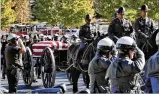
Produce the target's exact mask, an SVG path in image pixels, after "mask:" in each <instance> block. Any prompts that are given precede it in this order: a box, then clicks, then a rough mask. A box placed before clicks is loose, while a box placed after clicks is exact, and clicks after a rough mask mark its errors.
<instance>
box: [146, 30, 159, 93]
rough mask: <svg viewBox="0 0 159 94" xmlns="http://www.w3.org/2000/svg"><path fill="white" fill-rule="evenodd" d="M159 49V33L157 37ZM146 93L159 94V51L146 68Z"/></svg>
mask: <svg viewBox="0 0 159 94" xmlns="http://www.w3.org/2000/svg"><path fill="white" fill-rule="evenodd" d="M156 44H157V46H158V48H159V32H158V34H157V36H156ZM145 78H146V93H159V50H158V51H157V52H156V53H155V54H154V55H153V56H151V57H150V59H149V60H148V63H146V66H145Z"/></svg>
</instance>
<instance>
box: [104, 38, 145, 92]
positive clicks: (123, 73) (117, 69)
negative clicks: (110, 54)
mask: <svg viewBox="0 0 159 94" xmlns="http://www.w3.org/2000/svg"><path fill="white" fill-rule="evenodd" d="M116 48H117V49H118V57H117V58H116V59H115V60H114V61H113V62H112V63H111V64H110V66H109V68H108V69H107V74H106V78H107V79H108V78H109V79H110V88H111V91H112V93H130V92H131V90H136V89H137V88H138V89H139V88H140V85H139V82H138V78H139V74H138V73H139V72H141V71H142V70H143V68H144V66H145V55H144V53H143V52H142V51H141V50H140V49H139V48H138V47H137V45H136V43H135V41H134V40H133V39H132V38H130V37H127V36H124V37H121V38H120V39H119V40H118V41H117V43H116ZM135 52H136V59H135V60H134V61H132V59H133V58H134V54H135Z"/></svg>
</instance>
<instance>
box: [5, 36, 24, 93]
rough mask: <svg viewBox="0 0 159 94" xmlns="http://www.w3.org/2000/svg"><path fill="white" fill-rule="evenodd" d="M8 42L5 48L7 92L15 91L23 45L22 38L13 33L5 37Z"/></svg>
mask: <svg viewBox="0 0 159 94" xmlns="http://www.w3.org/2000/svg"><path fill="white" fill-rule="evenodd" d="M7 40H8V42H9V44H8V46H7V47H6V49H5V59H6V69H7V78H8V84H9V93H16V90H17V86H18V80H19V76H18V74H19V71H18V68H22V58H21V53H24V52H25V51H26V50H25V47H24V44H23V42H22V40H21V39H20V38H19V39H18V37H17V35H15V34H10V35H9V36H8V38H7Z"/></svg>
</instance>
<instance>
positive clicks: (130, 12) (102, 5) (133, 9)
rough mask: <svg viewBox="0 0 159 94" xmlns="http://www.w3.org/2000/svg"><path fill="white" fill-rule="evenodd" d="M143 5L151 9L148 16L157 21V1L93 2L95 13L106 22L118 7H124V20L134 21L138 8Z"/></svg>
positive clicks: (105, 0)
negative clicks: (100, 15) (101, 16)
mask: <svg viewBox="0 0 159 94" xmlns="http://www.w3.org/2000/svg"><path fill="white" fill-rule="evenodd" d="M143 4H147V5H148V6H149V7H150V8H151V11H150V14H149V16H150V17H152V18H153V19H155V20H159V12H158V11H159V10H158V5H157V0H95V2H94V5H95V11H97V12H98V13H100V14H102V15H103V16H104V18H106V19H108V20H111V19H112V17H113V14H114V11H115V9H118V8H119V7H120V6H123V7H125V8H126V18H128V19H130V20H131V21H135V19H136V18H137V17H139V10H138V8H139V7H140V6H141V5H143Z"/></svg>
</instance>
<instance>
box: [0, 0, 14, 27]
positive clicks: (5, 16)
mask: <svg viewBox="0 0 159 94" xmlns="http://www.w3.org/2000/svg"><path fill="white" fill-rule="evenodd" d="M1 3H2V7H1V9H2V12H1V25H2V28H3V27H6V25H8V24H11V23H13V22H14V21H15V20H16V14H15V11H14V10H12V7H13V6H14V5H15V3H14V2H12V0H5V1H3V2H1Z"/></svg>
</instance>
